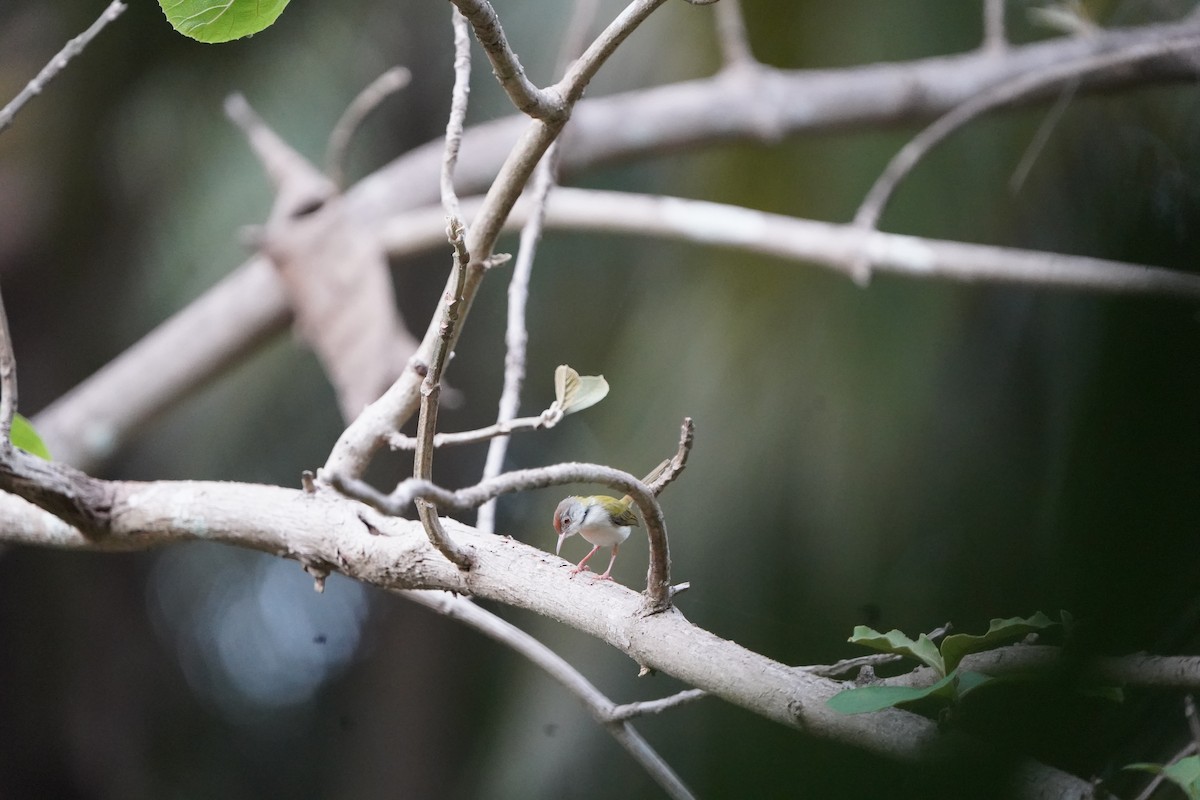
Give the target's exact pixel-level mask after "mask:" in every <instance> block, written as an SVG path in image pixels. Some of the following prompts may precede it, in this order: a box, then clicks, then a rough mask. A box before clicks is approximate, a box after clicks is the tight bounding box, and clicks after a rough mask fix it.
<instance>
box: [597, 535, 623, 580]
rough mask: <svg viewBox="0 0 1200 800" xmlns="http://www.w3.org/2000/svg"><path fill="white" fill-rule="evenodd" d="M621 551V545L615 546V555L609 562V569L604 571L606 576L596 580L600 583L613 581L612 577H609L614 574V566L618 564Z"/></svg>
mask: <svg viewBox="0 0 1200 800" xmlns="http://www.w3.org/2000/svg"><path fill="white" fill-rule="evenodd" d="M620 549H621V545H619V544H614V545H613V554H612V558H610V559H609V560H608V569H606V570H604V574H603V575H601V576H599V577H597V578H596V580H598V581H611V580H612V577H611V576H610V575H609V573H611V572H612V565H613V564H615V563H616V561H617V551H618V550H620ZM593 552H595V551H593Z"/></svg>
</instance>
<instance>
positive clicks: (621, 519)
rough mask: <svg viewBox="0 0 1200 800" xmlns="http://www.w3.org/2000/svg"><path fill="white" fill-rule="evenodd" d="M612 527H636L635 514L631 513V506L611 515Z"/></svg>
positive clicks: (636, 519)
mask: <svg viewBox="0 0 1200 800" xmlns="http://www.w3.org/2000/svg"><path fill="white" fill-rule="evenodd" d="M612 521H613V524H614V525H635V526H636V525H638V524H639V523H638V518H637V514H635V513H634V512H633V504H632V503H630V504H629V505H627V506H625V508H624V509H623V510H622V511H620V512H619V513H617V514H613V515H612Z"/></svg>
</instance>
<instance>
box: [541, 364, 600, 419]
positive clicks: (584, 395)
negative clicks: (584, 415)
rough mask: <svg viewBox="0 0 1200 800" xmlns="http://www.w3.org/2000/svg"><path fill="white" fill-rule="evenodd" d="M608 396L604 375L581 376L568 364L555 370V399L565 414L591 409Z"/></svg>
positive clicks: (561, 365)
mask: <svg viewBox="0 0 1200 800" xmlns="http://www.w3.org/2000/svg"><path fill="white" fill-rule="evenodd" d="M607 395H608V381H606V380H604V376H603V375H580V374H579V373H578V372H576V371H575V370H573V369H571V368H570V367H568V366H567V365H566V364H560V365H559V367H558V369H556V370H554V398H555V400H556V401H557V402H558V407H559V408H560V409H562V412H563V413H564V414H574V413H575V412H576V411H582V410H583V409H585V408H590V407H591V406H594V405H596V403H599V402H600V401H601V400H603V399H604V398H605V397H606V396H607Z"/></svg>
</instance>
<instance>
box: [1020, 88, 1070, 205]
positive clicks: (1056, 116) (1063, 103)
mask: <svg viewBox="0 0 1200 800" xmlns="http://www.w3.org/2000/svg"><path fill="white" fill-rule="evenodd" d="M1078 90H1079V79H1078V78H1076V79H1074V80H1072V81H1070V82H1069V83H1068V84H1067V85H1066V86H1064V87H1063V90H1062V92H1061V93H1060V94H1059V95H1058V99H1057V100H1055V101H1054V105H1053V106H1051V107H1050V110H1049V111H1048V112H1046V116H1045V117H1044V118H1043V119H1042V122H1041V124H1040V125H1038V129H1037V130H1036V131H1035V132H1034V134H1033V138H1032V139H1030V140H1029V144H1028V145H1027V146H1026V147H1025V152H1024V153H1022V154H1021V160H1020V161H1018V162H1017V166H1016V167H1015V168H1014V169H1013V174H1012V177H1010V178H1009V179H1008V190H1009V191H1010V192H1012V193H1013V194H1016V193H1017V192H1019V191H1021V187H1022V186H1023V185H1024V184H1025V179H1026V178H1027V177H1029V171H1030V170H1032V169H1033V164H1034V162H1035V161H1037V158H1038V156H1039V155H1041V154H1042V149H1043V148H1045V146H1046V142H1048V141H1050V134H1051V132H1053V130H1054V128H1055V126H1057V125H1058V122H1059V120H1061V119H1062V116H1063V114H1065V113H1066V112H1067V107H1068V106H1069V105H1071V101H1072V100H1074V99H1075V93H1076V92H1077V91H1078Z"/></svg>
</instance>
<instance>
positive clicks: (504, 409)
mask: <svg viewBox="0 0 1200 800" xmlns="http://www.w3.org/2000/svg"><path fill="white" fill-rule="evenodd" d="M597 5H598V1H597V0H577V2H576V3H575V6H574V9H573V10H572V12H571V19H570V21H569V22H568V23H567V29H566V32H565V33H564V34H563V40H562V46H561V47H560V49H559V52H558V66H557V71H559V72H561V71H562V70H564V69H566V67H567V65H568V64H569V63H570V60H571V58H572V57H574V56H575V54H576V53H578V52H579V51H580V50H582V49H583V45H584V41H585V37H586V35H587V30H588V26H589V24H590V23H591V21H592V18H593V17H594V16H595V14H596V7H597ZM557 182H558V140H557V139H556V140H555V141H554V143H553V144H551V145H550V147H548V148H547V149H546V154H545V155H544V156H542V160H541V161H540V162H538V167H537V170H536V172H535V174H534V184H533V191H532V193H531V203H532V206H533V208H532V211H531V212H530V214H529V216H528V219H526V221H525V224H524V225H523V226H522V227H521V238H520V244H519V245H518V250H517V263H516V265H515V266H514V267H513V272H512V277H511V278H509V283H508V316H507V317H506V323H505V329H504V345H505V352H504V387H503V389H502V390H501V392H500V402H499V408H498V409H497V412H496V423H497V425H504V424H506V423H508V422H509V421H511V420H513V419H514V418H515V417H516V416H517V412H518V411H520V408H521V388H522V385H523V384H524V382H525V359H526V356H525V353H526V346H527V345H528V342H529V332H528V328H527V326H526V323H525V308H526V305H527V304H528V301H529V279H530V275H531V274H532V273H533V260H534V256H535V254H536V253H537V248H538V243H539V242H540V241H541V238H542V228H543V226H544V224H545V219H546V200H547V199H548V198H549V196H550V191H551V189H553V188H554V185H555V184H556V183H557ZM545 414H546V412H543V415H542V416H543V417H545ZM559 419H561V417H559ZM555 421H556V422H557V421H558V420H557V419H556V420H555ZM545 427H549V426H545ZM508 442H509V439H508V437H507V436H503V435H502V436H498V437H496V438H494V439H492V441H491V444H489V445H488V451H487V457H486V459H485V460H484V464H483V475H482V479H483V480H487V479H488V478H494V477H495V476H497V475H499V474H500V472H501V471H502V470H503V468H504V459H505V457H506V456H507V455H508ZM475 526H476V527H477V528H479V529H480V530H482V531H486V532H488V533H492V532H494V531H495V529H496V500H495V499H492V500H489V501H488V502H486V503H484V504H483V505H482V506H480V507H479V512H478V513H477V514H476V517H475Z"/></svg>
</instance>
